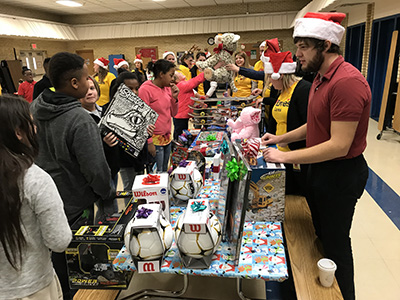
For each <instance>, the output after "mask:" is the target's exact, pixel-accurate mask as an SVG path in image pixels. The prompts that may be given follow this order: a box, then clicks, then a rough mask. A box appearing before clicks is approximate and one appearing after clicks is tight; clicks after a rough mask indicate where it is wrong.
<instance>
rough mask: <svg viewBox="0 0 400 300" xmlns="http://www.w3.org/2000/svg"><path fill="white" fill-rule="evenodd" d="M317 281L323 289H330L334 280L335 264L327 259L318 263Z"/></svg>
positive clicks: (322, 259)
mask: <svg viewBox="0 0 400 300" xmlns="http://www.w3.org/2000/svg"><path fill="white" fill-rule="evenodd" d="M318 269H319V281H320V282H321V284H322V285H323V286H324V287H331V286H332V284H333V281H334V279H335V271H336V264H335V262H334V261H333V260H330V259H328V258H321V259H320V260H319V261H318Z"/></svg>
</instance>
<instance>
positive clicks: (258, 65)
mask: <svg viewBox="0 0 400 300" xmlns="http://www.w3.org/2000/svg"><path fill="white" fill-rule="evenodd" d="M254 71H264V63H263V62H262V61H261V60H259V61H258V62H256V64H255V65H254ZM257 87H258V88H259V89H260V90H262V89H263V87H264V81H263V80H258V81H257Z"/></svg>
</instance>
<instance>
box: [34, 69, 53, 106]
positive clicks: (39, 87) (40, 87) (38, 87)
mask: <svg viewBox="0 0 400 300" xmlns="http://www.w3.org/2000/svg"><path fill="white" fill-rule="evenodd" d="M52 86H53V85H52V84H51V81H50V79H49V77H47V75H46V74H44V75H43V78H42V79H40V80H39V81H38V82H36V84H35V86H34V87H33V98H32V99H33V100H35V99H36V98H37V97H38V96H39V95H40V94H41V93H42V92H43V91H44V89H46V88H51V87H52Z"/></svg>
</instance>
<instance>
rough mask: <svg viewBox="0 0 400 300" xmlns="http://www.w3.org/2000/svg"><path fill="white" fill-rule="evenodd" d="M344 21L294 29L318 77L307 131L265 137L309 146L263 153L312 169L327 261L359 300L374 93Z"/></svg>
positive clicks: (304, 63) (311, 17)
mask: <svg viewBox="0 0 400 300" xmlns="http://www.w3.org/2000/svg"><path fill="white" fill-rule="evenodd" d="M345 16H346V15H345V14H342V13H307V14H306V15H305V16H304V17H303V18H300V19H297V20H296V22H295V28H294V33H293V37H294V42H295V44H296V46H297V51H296V56H297V58H298V61H299V62H300V63H301V68H302V70H304V71H306V72H317V76H316V78H315V79H314V82H313V85H312V86H311V90H310V95H309V105H308V119H307V124H305V125H303V126H302V127H300V128H298V129H296V130H293V131H291V132H288V133H286V134H284V135H280V136H274V135H271V134H266V135H264V136H263V138H262V139H263V141H264V144H287V143H290V142H293V141H299V140H303V139H306V141H307V148H305V149H301V150H296V151H289V152H280V151H278V150H276V149H273V148H267V149H266V150H264V158H265V160H267V161H270V162H282V163H300V164H310V167H309V173H308V178H307V179H308V184H307V202H308V205H309V206H310V210H311V214H312V219H313V224H314V227H315V232H316V234H317V236H318V238H319V239H320V240H321V242H322V245H323V248H324V252H325V256H326V257H328V258H330V259H332V260H333V261H334V262H335V263H336V265H337V271H336V279H337V281H338V284H339V287H340V290H341V292H342V295H343V297H344V299H345V300H347V299H355V291H354V266H353V255H352V249H351V241H350V237H349V235H350V228H351V223H352V219H353V214H354V209H355V205H356V203H357V200H358V199H359V198H360V197H361V195H362V193H363V191H364V188H365V184H366V181H367V178H368V166H367V163H366V161H365V160H364V157H363V155H362V153H363V151H364V150H365V147H366V145H367V143H366V135H367V129H368V120H369V111H370V105H371V90H370V88H369V85H368V83H367V81H366V80H365V78H364V77H363V76H362V75H361V73H360V72H359V71H358V70H357V69H356V68H355V67H353V66H352V65H351V64H349V63H347V62H345V61H344V59H343V57H342V56H341V55H340V48H339V44H340V41H341V39H342V36H343V34H344V31H345V29H344V28H343V27H342V26H341V25H340V22H341V21H342V20H343V19H344V18H345Z"/></svg>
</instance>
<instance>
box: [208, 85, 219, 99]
mask: <svg viewBox="0 0 400 300" xmlns="http://www.w3.org/2000/svg"><path fill="white" fill-rule="evenodd" d="M217 87H218V82H216V81H211V82H210V88H209V89H208V91H207V93H206V96H208V97H209V98H211V97H212V95H213V94H214V92H215V90H216V89H217Z"/></svg>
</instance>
